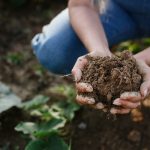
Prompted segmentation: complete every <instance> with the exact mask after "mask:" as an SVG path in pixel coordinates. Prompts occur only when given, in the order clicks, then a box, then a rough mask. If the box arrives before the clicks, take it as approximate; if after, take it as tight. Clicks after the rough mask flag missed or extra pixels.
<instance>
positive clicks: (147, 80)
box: [110, 59, 150, 114]
mask: <svg viewBox="0 0 150 150" xmlns="http://www.w3.org/2000/svg"><path fill="white" fill-rule="evenodd" d="M136 60H137V65H138V67H139V72H140V74H141V75H142V77H143V83H142V84H141V87H140V91H139V92H125V93H123V94H122V95H121V96H120V98H118V99H116V100H114V102H113V104H114V105H116V106H120V109H117V108H112V109H111V110H110V112H111V113H112V114H127V113H129V112H130V111H131V110H132V109H134V108H137V107H139V106H140V105H141V102H142V100H143V99H145V98H146V97H147V96H148V95H149V93H150V67H149V66H148V65H147V64H146V63H145V62H144V61H142V60H139V59H136Z"/></svg>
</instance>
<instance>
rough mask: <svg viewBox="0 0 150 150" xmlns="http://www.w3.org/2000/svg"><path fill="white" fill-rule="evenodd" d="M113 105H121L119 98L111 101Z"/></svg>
mask: <svg viewBox="0 0 150 150" xmlns="http://www.w3.org/2000/svg"><path fill="white" fill-rule="evenodd" d="M113 104H114V105H117V106H120V105H121V102H120V99H116V100H115V101H114V102H113Z"/></svg>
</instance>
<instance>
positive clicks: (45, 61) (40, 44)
mask: <svg viewBox="0 0 150 150" xmlns="http://www.w3.org/2000/svg"><path fill="white" fill-rule="evenodd" d="M41 36H42V35H41ZM40 38H41V39H40ZM49 41H53V39H49V40H48V41H46V40H42V37H40V35H36V36H35V37H34V38H33V40H32V47H33V50H34V54H35V55H36V57H37V59H38V61H39V62H40V63H41V64H42V65H43V66H44V67H45V68H46V69H48V70H49V71H50V72H52V73H55V74H66V73H68V72H70V69H68V67H67V66H68V65H67V64H66V56H65V54H66V53H65V52H64V53H63V47H58V46H57V45H55V44H54V43H51V42H49Z"/></svg>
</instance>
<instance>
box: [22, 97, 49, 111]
mask: <svg viewBox="0 0 150 150" xmlns="http://www.w3.org/2000/svg"><path fill="white" fill-rule="evenodd" d="M48 101H49V97H46V96H43V95H37V96H36V97H34V98H33V99H32V100H30V101H28V102H24V103H22V107H23V108H24V109H25V110H32V109H36V108H39V107H40V106H41V105H43V104H45V103H47V102H48Z"/></svg>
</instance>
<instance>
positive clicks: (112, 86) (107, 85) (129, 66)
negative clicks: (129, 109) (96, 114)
mask: <svg viewBox="0 0 150 150" xmlns="http://www.w3.org/2000/svg"><path fill="white" fill-rule="evenodd" d="M87 59H88V64H87V65H86V66H85V68H84V69H83V70H82V78H81V81H80V82H85V83H90V84H91V85H92V86H93V92H92V93H84V94H83V95H84V96H88V97H89V96H90V97H93V98H95V100H96V102H99V101H100V102H102V103H103V104H105V105H108V106H111V105H112V102H113V100H114V99H116V98H119V97H120V95H121V94H122V93H123V92H131V91H134V92H135V91H139V88H140V85H141V82H142V76H141V75H140V74H139V72H138V67H137V64H136V60H135V59H134V58H133V56H132V54H131V53H130V52H128V51H124V52H122V53H120V55H118V56H113V57H94V58H93V57H90V56H87ZM79 94H81V93H79Z"/></svg>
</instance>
